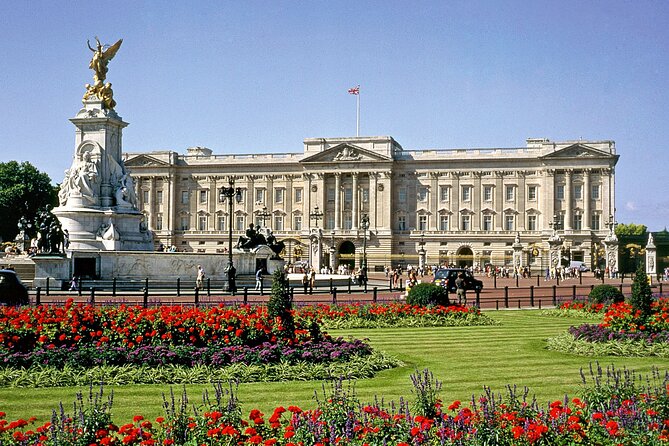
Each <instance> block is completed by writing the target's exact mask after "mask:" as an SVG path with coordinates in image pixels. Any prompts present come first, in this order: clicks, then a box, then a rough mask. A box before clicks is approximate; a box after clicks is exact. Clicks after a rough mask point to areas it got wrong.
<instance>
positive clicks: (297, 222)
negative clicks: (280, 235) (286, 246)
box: [293, 215, 302, 231]
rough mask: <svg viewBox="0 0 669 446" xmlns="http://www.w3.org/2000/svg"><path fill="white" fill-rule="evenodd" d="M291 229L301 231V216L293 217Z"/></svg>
mask: <svg viewBox="0 0 669 446" xmlns="http://www.w3.org/2000/svg"><path fill="white" fill-rule="evenodd" d="M293 229H294V230H295V231H301V230H302V216H301V215H295V216H293Z"/></svg>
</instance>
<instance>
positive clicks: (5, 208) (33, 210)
mask: <svg viewBox="0 0 669 446" xmlns="http://www.w3.org/2000/svg"><path fill="white" fill-rule="evenodd" d="M57 204H58V190H57V188H56V187H55V186H53V185H52V184H51V178H49V176H48V175H47V174H46V173H42V172H40V171H39V170H37V168H36V167H35V166H33V165H32V164H30V163H29V162H27V161H26V162H23V163H18V162H16V161H9V162H6V163H0V215H1V216H2V218H1V219H0V240H6V241H7V240H14V238H15V237H16V234H18V232H19V229H18V227H17V224H18V222H19V219H20V218H21V217H25V218H26V220H28V221H33V220H34V219H35V215H36V214H37V210H38V209H40V208H43V207H45V206H46V205H50V206H55V205H57Z"/></svg>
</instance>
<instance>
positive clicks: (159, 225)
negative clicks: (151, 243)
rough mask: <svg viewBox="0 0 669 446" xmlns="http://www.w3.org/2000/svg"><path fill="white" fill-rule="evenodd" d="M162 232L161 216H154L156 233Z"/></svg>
mask: <svg viewBox="0 0 669 446" xmlns="http://www.w3.org/2000/svg"><path fill="white" fill-rule="evenodd" d="M162 230H163V214H158V215H156V231H162Z"/></svg>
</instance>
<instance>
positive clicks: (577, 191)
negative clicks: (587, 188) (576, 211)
mask: <svg viewBox="0 0 669 446" xmlns="http://www.w3.org/2000/svg"><path fill="white" fill-rule="evenodd" d="M581 198H583V185H581V184H576V185H574V200H580V199H581Z"/></svg>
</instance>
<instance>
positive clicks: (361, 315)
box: [295, 303, 497, 329]
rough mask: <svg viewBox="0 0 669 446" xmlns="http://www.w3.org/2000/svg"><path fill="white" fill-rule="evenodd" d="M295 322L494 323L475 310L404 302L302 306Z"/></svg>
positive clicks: (377, 325) (336, 326) (337, 324)
mask: <svg viewBox="0 0 669 446" xmlns="http://www.w3.org/2000/svg"><path fill="white" fill-rule="evenodd" d="M295 320H300V321H302V324H303V325H304V326H308V325H309V324H310V322H311V321H317V322H318V324H319V325H322V326H323V327H324V328H326V329H339V328H341V329H350V328H384V327H395V328H396V327H445V326H464V325H494V324H496V323H497V322H495V321H494V320H493V319H491V318H489V317H488V316H486V315H484V314H482V313H481V310H479V309H478V308H476V307H463V306H459V305H451V306H448V307H444V306H427V307H423V306H419V305H409V304H405V303H391V304H349V305H317V306H310V307H303V308H300V309H299V310H296V312H295Z"/></svg>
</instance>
